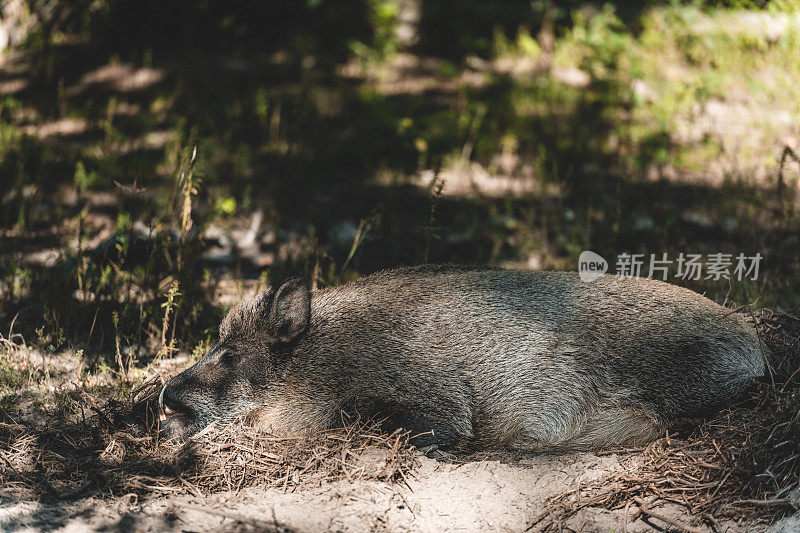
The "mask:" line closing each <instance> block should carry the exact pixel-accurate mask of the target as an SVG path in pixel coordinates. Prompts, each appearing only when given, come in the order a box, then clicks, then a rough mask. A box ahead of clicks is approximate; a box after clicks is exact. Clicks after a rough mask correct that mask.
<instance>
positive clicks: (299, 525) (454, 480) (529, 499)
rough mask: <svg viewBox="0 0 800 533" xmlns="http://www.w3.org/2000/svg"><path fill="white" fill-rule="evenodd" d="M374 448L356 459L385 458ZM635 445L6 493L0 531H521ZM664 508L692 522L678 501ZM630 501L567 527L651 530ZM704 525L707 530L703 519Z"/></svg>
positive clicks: (624, 465)
mask: <svg viewBox="0 0 800 533" xmlns="http://www.w3.org/2000/svg"><path fill="white" fill-rule="evenodd" d="M378 455H380V454H379V452H378V451H372V452H366V453H365V454H364V455H362V456H361V458H360V459H359V460H360V461H365V464H366V465H367V466H368V465H369V463H370V462H375V463H376V464H378V463H380V461H381V460H382V457H379V456H378ZM640 460H641V458H640V457H639V456H638V455H636V454H631V455H625V456H617V455H609V456H602V457H600V456H596V455H593V454H574V455H564V456H538V457H532V458H529V459H523V460H516V461H511V462H505V461H498V460H482V461H474V462H469V463H465V464H453V463H445V462H438V461H435V460H433V459H428V458H424V457H423V458H421V459H420V466H419V467H418V468H417V469H416V470H415V473H416V479H409V483H408V485H407V486H405V485H402V484H398V483H392V484H390V483H382V482H367V481H354V482H348V481H339V482H334V483H323V484H319V485H318V486H314V487H306V488H302V489H296V490H291V489H290V490H288V491H282V490H280V489H266V488H259V487H250V488H246V489H244V490H241V491H240V492H238V493H234V492H224V493H217V494H213V495H204V496H202V497H200V496H188V495H174V496H171V497H170V496H152V497H149V498H147V499H138V498H137V497H136V496H135V495H120V496H119V497H117V498H107V497H106V498H103V499H100V498H99V497H90V498H87V499H83V500H81V501H77V502H71V503H70V502H67V503H59V504H43V503H39V502H35V501H9V500H5V501H2V503H0V527H2V529H3V530H4V531H41V530H47V531H88V530H92V531H124V532H127V531H143V532H147V531H225V530H254V531H308V532H313V531H525V530H526V528H527V527H528V526H529V525H530V524H531V522H532V521H533V520H534V519H535V518H536V517H537V515H539V513H540V512H541V510H542V505H543V502H544V501H545V499H546V498H548V497H550V496H553V495H556V494H560V493H562V492H564V491H568V490H571V489H572V488H575V487H577V486H578V484H579V483H580V482H582V481H590V480H596V479H600V478H602V477H604V476H607V475H609V474H611V473H615V472H622V471H625V470H626V469H629V468H631V467H633V466H635V465H636V463H637V461H640ZM659 511H660V512H662V513H664V514H666V515H668V516H671V517H673V518H677V519H679V520H683V521H684V523H688V522H689V518H688V517H686V516H685V515H683V514H682V511H681V510H680V509H679V508H677V507H675V508H668V507H662V508H660V509H659ZM635 515H636V513H635V512H634V510H633V509H632V510H630V512H629V516H628V521H627V528H626V527H625V526H623V520H624V512H623V510H619V511H615V512H608V511H603V510H598V509H585V510H584V511H582V512H579V513H578V514H577V515H575V516H573V517H572V518H570V519H569V520H568V521H567V522H566V523H565V526H566V529H565V530H573V531H617V532H618V531H626V530H627V531H629V532H638V531H653V530H658V529H656V528H659V527H662V526H664V525H665V524H663V523H661V522H659V521H658V520H655V519H652V521H649V522H648V521H645V520H644V518H643V517H641V516H639V517H637V516H635ZM700 529H701V530H706V529H705V527H704V526H700ZM764 529H765V527H764V526H763V525H761V526H757V525H752V524H751V525H748V524H740V523H721V524H720V527H719V528H718V530H717V531H731V532H732V531H736V532H739V531H763V530H764ZM708 531H711V530H710V529H708Z"/></svg>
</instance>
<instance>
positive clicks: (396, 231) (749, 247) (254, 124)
mask: <svg viewBox="0 0 800 533" xmlns="http://www.w3.org/2000/svg"><path fill="white" fill-rule="evenodd" d="M0 45H4V46H5V49H4V50H3V52H2V63H0V183H1V184H2V186H0V326H2V327H0V331H2V332H3V334H4V335H5V333H6V332H7V331H8V332H9V335H11V334H12V332H11V326H12V325H13V331H16V332H21V333H22V335H23V336H24V337H25V339H27V340H28V342H30V343H35V344H37V345H39V346H41V347H43V348H46V349H48V350H51V351H57V350H62V349H67V348H75V349H83V350H84V353H85V354H86V356H87V357H88V358H90V359H89V360H90V362H91V364H95V365H97V364H107V365H110V366H112V367H114V366H116V367H117V368H118V369H121V368H125V367H126V366H127V367H130V366H136V363H137V360H138V362H143V361H149V360H151V359H152V358H153V357H162V356H164V355H169V354H171V353H172V352H173V351H174V350H183V349H185V350H188V351H192V349H193V348H196V349H195V352H197V353H201V352H202V349H203V347H204V346H206V345H207V344H208V343H209V342H210V341H212V340H213V339H214V338H215V336H216V332H215V328H216V325H217V324H218V321H219V319H220V316H221V315H222V313H223V312H224V309H225V307H226V306H227V305H230V303H232V302H234V301H236V300H237V299H239V298H241V297H242V296H244V295H249V294H252V292H253V291H255V290H258V289H259V288H263V287H264V286H265V285H266V284H268V283H270V282H271V281H273V280H280V279H282V278H284V277H286V276H289V275H303V276H306V277H307V278H308V279H311V280H312V281H313V283H314V285H315V286H318V287H324V286H328V285H332V284H337V283H341V282H343V281H346V280H348V279H352V278H354V277H357V276H359V275H362V274H365V273H369V272H372V271H375V270H377V269H380V268H388V267H393V266H397V265H401V264H418V263H423V262H443V261H452V262H466V263H479V264H493V265H502V266H511V267H522V268H536V269H569V270H574V269H575V268H576V264H577V257H578V255H579V254H580V252H581V251H582V250H585V249H591V250H593V251H595V252H597V253H599V254H601V255H603V256H604V257H606V258H607V259H608V260H609V261H610V262H611V263H612V265H613V263H614V258H615V257H616V256H617V255H618V254H621V253H624V252H628V253H645V254H657V255H659V257H660V254H662V253H667V254H668V255H669V257H670V258H677V256H678V254H679V253H680V252H684V253H704V254H708V253H715V252H723V253H733V254H737V253H740V252H742V253H745V254H747V255H754V254H755V253H756V252H760V253H761V254H762V255H763V256H764V257H765V262H764V263H763V265H762V271H761V274H760V277H759V279H758V280H756V281H748V282H739V281H736V280H734V281H732V282H730V283H729V282H727V281H724V280H723V281H713V280H699V281H688V282H687V281H683V280H674V279H673V280H672V281H675V282H678V283H681V284H684V285H687V286H690V287H691V288H693V289H695V290H699V291H701V292H706V294H708V295H709V296H710V297H712V298H714V299H716V300H717V301H720V302H723V301H727V303H729V304H730V305H744V304H752V303H756V305H758V306H761V305H767V306H772V307H777V308H783V309H791V308H794V307H796V306H797V305H798V304H800V295H799V294H798V288H800V277H798V274H797V272H798V266H800V265H798V263H800V248H799V247H798V241H797V237H798V233H797V231H798V217H797V213H796V209H795V206H796V204H797V177H798V169H797V161H796V160H795V158H794V157H793V155H796V153H797V152H796V148H797V143H798V138H799V137H800V131H798V130H799V129H800V84H798V83H797V80H798V79H800V62H798V61H797V58H798V57H800V4H798V3H797V2H796V1H794V0H773V1H767V0H764V1H707V2H701V1H691V2H672V3H665V2H650V1H638V2H616V3H615V2H609V3H604V2H583V1H577V0H575V1H564V2H555V1H549V0H537V1H533V2H531V1H517V0H488V1H478V0H438V1H432V0H358V1H352V0H350V1H345V0H303V1H295V2H291V1H281V2H277V1H265V2H245V1H240V0H232V1H229V2H212V1H210V0H192V1H188V0H175V1H172V2H155V1H152V0H142V1H140V2H125V1H121V0H70V1H67V0H6V1H5V2H4V3H3V4H2V22H0ZM787 154H788V156H787V157H784V161H783V164H781V157H782V156H786V155H787ZM12 323H13V324H12Z"/></svg>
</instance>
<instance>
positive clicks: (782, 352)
mask: <svg viewBox="0 0 800 533" xmlns="http://www.w3.org/2000/svg"><path fill="white" fill-rule="evenodd" d="M748 320H749V321H750V322H752V323H753V325H754V326H755V328H756V331H757V332H758V336H759V338H760V339H761V342H762V344H763V346H764V347H766V350H764V359H765V362H766V366H767V375H766V376H765V379H766V380H768V381H770V382H771V383H772V384H774V385H778V386H786V385H788V384H789V382H792V383H793V384H794V385H795V386H800V318H797V317H795V316H792V315H789V314H786V313H775V312H773V311H770V310H768V309H762V310H760V311H757V312H754V313H748Z"/></svg>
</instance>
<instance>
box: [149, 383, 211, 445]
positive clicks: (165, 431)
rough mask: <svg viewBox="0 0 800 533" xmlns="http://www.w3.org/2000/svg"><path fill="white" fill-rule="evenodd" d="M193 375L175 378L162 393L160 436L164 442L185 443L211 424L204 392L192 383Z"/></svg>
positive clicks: (160, 397)
mask: <svg viewBox="0 0 800 533" xmlns="http://www.w3.org/2000/svg"><path fill="white" fill-rule="evenodd" d="M191 371H192V369H189V370H187V371H185V372H183V373H182V374H180V375H178V376H176V377H174V378H172V379H171V380H169V381H168V382H167V384H166V385H164V388H163V389H162V390H161V394H160V396H159V400H158V403H159V410H160V413H159V433H160V434H161V437H162V438H164V439H172V438H178V439H185V438H187V437H189V436H191V435H192V434H194V433H197V432H198V431H200V430H202V429H203V428H205V427H206V426H207V425H208V424H209V423H211V422H212V419H213V417H212V416H210V413H209V412H208V407H207V406H206V405H205V404H206V399H205V398H203V391H202V390H201V388H200V387H198V386H197V384H195V383H193V381H194V379H193V376H192V372H191Z"/></svg>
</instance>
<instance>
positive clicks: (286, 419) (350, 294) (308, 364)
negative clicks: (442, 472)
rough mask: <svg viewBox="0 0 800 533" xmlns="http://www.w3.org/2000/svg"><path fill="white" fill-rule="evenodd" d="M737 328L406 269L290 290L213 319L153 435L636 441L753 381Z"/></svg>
mask: <svg viewBox="0 0 800 533" xmlns="http://www.w3.org/2000/svg"><path fill="white" fill-rule="evenodd" d="M766 357H768V350H767V348H766V347H765V346H764V345H763V343H761V342H760V341H759V336H758V335H757V333H756V331H755V329H754V327H753V326H752V325H751V324H750V323H748V322H747V321H746V320H745V319H744V318H743V317H742V316H740V315H739V314H737V313H734V312H732V311H731V310H730V309H727V308H725V307H722V306H720V305H718V304H716V303H714V302H712V301H711V300H709V299H707V298H705V297H703V296H701V295H699V294H697V293H695V292H692V291H690V290H688V289H684V288H681V287H678V286H675V285H670V284H668V283H664V282H661V281H654V280H649V279H630V278H629V279H621V278H618V277H615V276H604V277H602V278H600V279H598V280H596V281H594V282H592V283H585V282H582V281H581V280H580V279H579V277H578V275H577V274H576V273H566V272H534V271H521V270H503V269H495V268H482V267H460V266H422V267H410V268H400V269H396V270H388V271H383V272H379V273H376V274H373V275H370V276H367V277H364V278H362V279H359V280H357V281H354V282H351V283H347V284H345V285H341V286H338V287H333V288H328V289H324V290H320V291H316V292H314V293H311V292H310V291H309V289H308V286H307V285H306V283H304V282H303V281H301V280H299V279H293V280H290V281H287V282H286V283H283V284H282V285H280V286H278V287H272V288H270V289H269V290H267V291H266V292H264V293H261V294H259V295H257V296H256V297H254V298H251V299H248V300H245V301H243V302H241V303H240V304H239V305H237V306H236V307H234V308H233V309H231V311H230V312H229V314H228V315H227V317H226V318H225V319H224V321H223V322H222V325H221V326H220V331H219V342H218V343H217V344H216V346H214V347H213V349H211V350H210V351H209V352H208V354H207V355H205V356H204V357H203V358H202V359H201V360H200V361H199V362H197V364H195V365H194V366H192V367H191V368H189V369H188V370H186V371H184V372H183V373H182V374H180V375H178V376H177V377H175V378H173V379H172V380H170V381H169V382H168V383H167V384H166V386H165V387H164V389H163V390H162V401H163V416H162V422H163V431H164V433H165V435H166V436H168V437H172V436H186V435H188V434H191V433H193V432H196V431H198V430H200V429H202V428H203V427H205V426H206V425H208V424H209V423H211V422H213V421H230V420H234V419H236V418H237V417H240V416H242V415H243V414H245V413H250V412H254V413H256V416H255V420H256V423H258V424H260V425H262V426H263V427H265V428H267V429H269V430H270V431H271V432H273V433H275V434H281V435H286V434H299V433H303V432H311V431H316V430H321V429H324V428H327V427H330V426H331V425H334V424H336V423H337V422H338V421H339V420H340V418H339V416H340V411H342V410H343V411H356V412H358V413H360V414H362V415H364V416H375V417H378V418H379V419H382V420H384V424H385V426H386V427H387V429H392V428H399V427H402V428H404V429H406V430H408V431H410V432H411V434H412V435H414V436H415V437H414V443H415V444H416V445H417V446H418V447H420V448H423V449H425V450H428V451H431V450H435V449H437V448H438V449H441V450H445V449H451V450H467V449H476V448H486V447H493V448H498V447H499V448H509V449H521V450H531V451H554V452H555V451H568V450H584V449H589V448H601V447H604V446H612V445H619V444H623V443H643V442H647V441H649V440H652V439H654V438H656V437H657V436H658V435H659V434H661V433H662V432H663V430H664V429H665V428H668V427H670V426H672V425H675V424H678V423H681V422H682V421H684V420H686V419H691V418H697V417H702V416H704V415H708V414H711V413H713V412H715V411H716V410H718V409H719V408H721V407H723V406H725V405H728V404H730V403H731V402H732V401H734V400H735V399H736V398H737V397H739V395H740V394H741V393H742V392H743V390H744V389H745V388H746V387H747V386H748V384H749V383H750V382H751V381H753V380H754V379H756V378H760V377H762V376H764V374H765V358H766Z"/></svg>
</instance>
